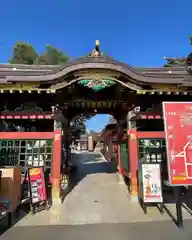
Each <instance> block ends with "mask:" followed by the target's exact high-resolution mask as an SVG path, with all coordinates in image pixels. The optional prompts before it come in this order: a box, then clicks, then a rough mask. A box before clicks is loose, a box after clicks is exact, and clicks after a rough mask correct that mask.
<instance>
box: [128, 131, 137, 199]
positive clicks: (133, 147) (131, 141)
mask: <svg viewBox="0 0 192 240" xmlns="http://www.w3.org/2000/svg"><path fill="white" fill-rule="evenodd" d="M136 133H137V131H136V129H129V130H128V151H129V161H130V180H131V181H130V194H131V199H132V200H133V201H138V185H137V171H138V143H137V135H136Z"/></svg>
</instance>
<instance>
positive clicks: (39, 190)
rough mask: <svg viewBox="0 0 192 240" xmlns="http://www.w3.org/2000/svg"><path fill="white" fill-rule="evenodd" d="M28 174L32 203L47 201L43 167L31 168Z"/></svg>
mask: <svg viewBox="0 0 192 240" xmlns="http://www.w3.org/2000/svg"><path fill="white" fill-rule="evenodd" d="M28 174H29V185H30V192H31V202H32V204H36V203H39V202H42V201H46V200H47V194H46V186H45V177H44V170H43V167H34V168H29V170H28Z"/></svg>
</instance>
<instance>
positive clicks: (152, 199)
mask: <svg viewBox="0 0 192 240" xmlns="http://www.w3.org/2000/svg"><path fill="white" fill-rule="evenodd" d="M155 165H156V166H158V171H159V182H158V183H157V181H156V183H155V184H156V185H157V186H156V187H157V188H159V189H158V190H159V197H158V196H153V194H151V196H149V197H148V200H147V197H146V191H145V190H146V189H145V188H147V186H146V185H145V182H146V181H145V180H146V178H145V176H144V167H145V166H150V167H152V166H155ZM141 168H142V169H141V171H142V199H143V202H144V203H163V193H162V183H161V165H160V163H142V164H141ZM151 173H152V175H151V174H149V173H147V175H151V176H150V177H149V178H148V180H149V179H151V178H153V174H154V172H153V171H151ZM149 184H150V181H149ZM150 189H151V186H150ZM157 198H158V199H157Z"/></svg>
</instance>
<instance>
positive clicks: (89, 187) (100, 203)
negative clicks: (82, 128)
mask: <svg viewBox="0 0 192 240" xmlns="http://www.w3.org/2000/svg"><path fill="white" fill-rule="evenodd" d="M76 163H77V164H78V170H77V172H75V173H74V175H73V176H72V179H73V182H72V188H71V191H70V193H69V194H68V195H67V196H66V198H65V200H64V203H63V204H62V205H59V206H57V207H54V208H51V210H49V211H43V212H41V213H39V214H37V215H35V216H31V215H27V216H26V217H24V218H23V219H22V220H21V221H20V222H18V223H17V224H16V225H15V226H14V227H13V228H11V229H10V230H9V231H8V232H6V233H5V234H4V235H2V236H1V238H2V239H8V237H9V238H10V239H11V237H12V236H14V235H15V236H17V238H20V237H21V238H20V239H24V236H23V238H22V236H21V235H22V234H29V235H30V234H32V235H33V238H35V239H40V238H38V234H39V236H41V239H42V238H43V237H44V236H45V237H46V238H48V239H49V238H50V239H51V238H53V237H54V238H57V239H58V240H60V239H63V238H65V239H76V238H78V239H90V238H91V239H93V240H95V239H111V240H113V239H128V240H129V239H131V240H132V239H133V240H134V239H141V238H142V239H144V240H145V239H149V240H150V239H160V238H159V237H160V236H161V239H162V238H164V240H165V239H170V238H171V237H174V240H177V239H184V240H185V239H191V238H188V237H189V236H190V237H192V235H190V234H192V228H191V227H190V225H191V223H192V220H191V219H192V218H191V215H190V213H188V212H187V211H186V210H185V211H184V217H185V219H186V220H185V230H182V231H181V230H178V229H177V228H176V226H175V224H174V223H173V221H172V220H171V218H170V216H169V215H168V214H164V215H161V214H160V213H159V211H158V210H157V208H151V209H150V210H149V213H148V215H144V214H143V212H142V210H141V208H140V206H139V205H138V204H137V203H131V202H130V201H129V198H128V195H127V190H126V188H125V186H124V185H120V184H119V183H118V181H117V177H116V173H115V171H114V168H113V166H112V165H111V164H109V163H107V162H106V161H105V160H104V159H103V157H102V156H101V155H100V153H92V154H89V153H83V154H78V155H77V157H76ZM167 208H168V209H169V211H170V213H171V215H172V216H173V217H174V215H175V207H174V206H172V205H167ZM170 234H173V235H170ZM166 237H167V238H166ZM186 237H187V238H186ZM29 239H30V236H29ZM31 239H32V238H31Z"/></svg>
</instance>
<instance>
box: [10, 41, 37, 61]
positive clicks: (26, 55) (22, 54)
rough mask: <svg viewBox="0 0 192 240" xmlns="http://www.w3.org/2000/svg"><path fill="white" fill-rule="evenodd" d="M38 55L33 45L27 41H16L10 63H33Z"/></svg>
mask: <svg viewBox="0 0 192 240" xmlns="http://www.w3.org/2000/svg"><path fill="white" fill-rule="evenodd" d="M37 56H38V55H37V53H36V51H35V49H34V47H33V46H32V45H30V44H28V43H25V42H16V44H15V46H14V47H13V55H12V57H11V58H10V60H9V63H12V64H29V65H31V64H33V63H34V61H35V59H36V58H37Z"/></svg>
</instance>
